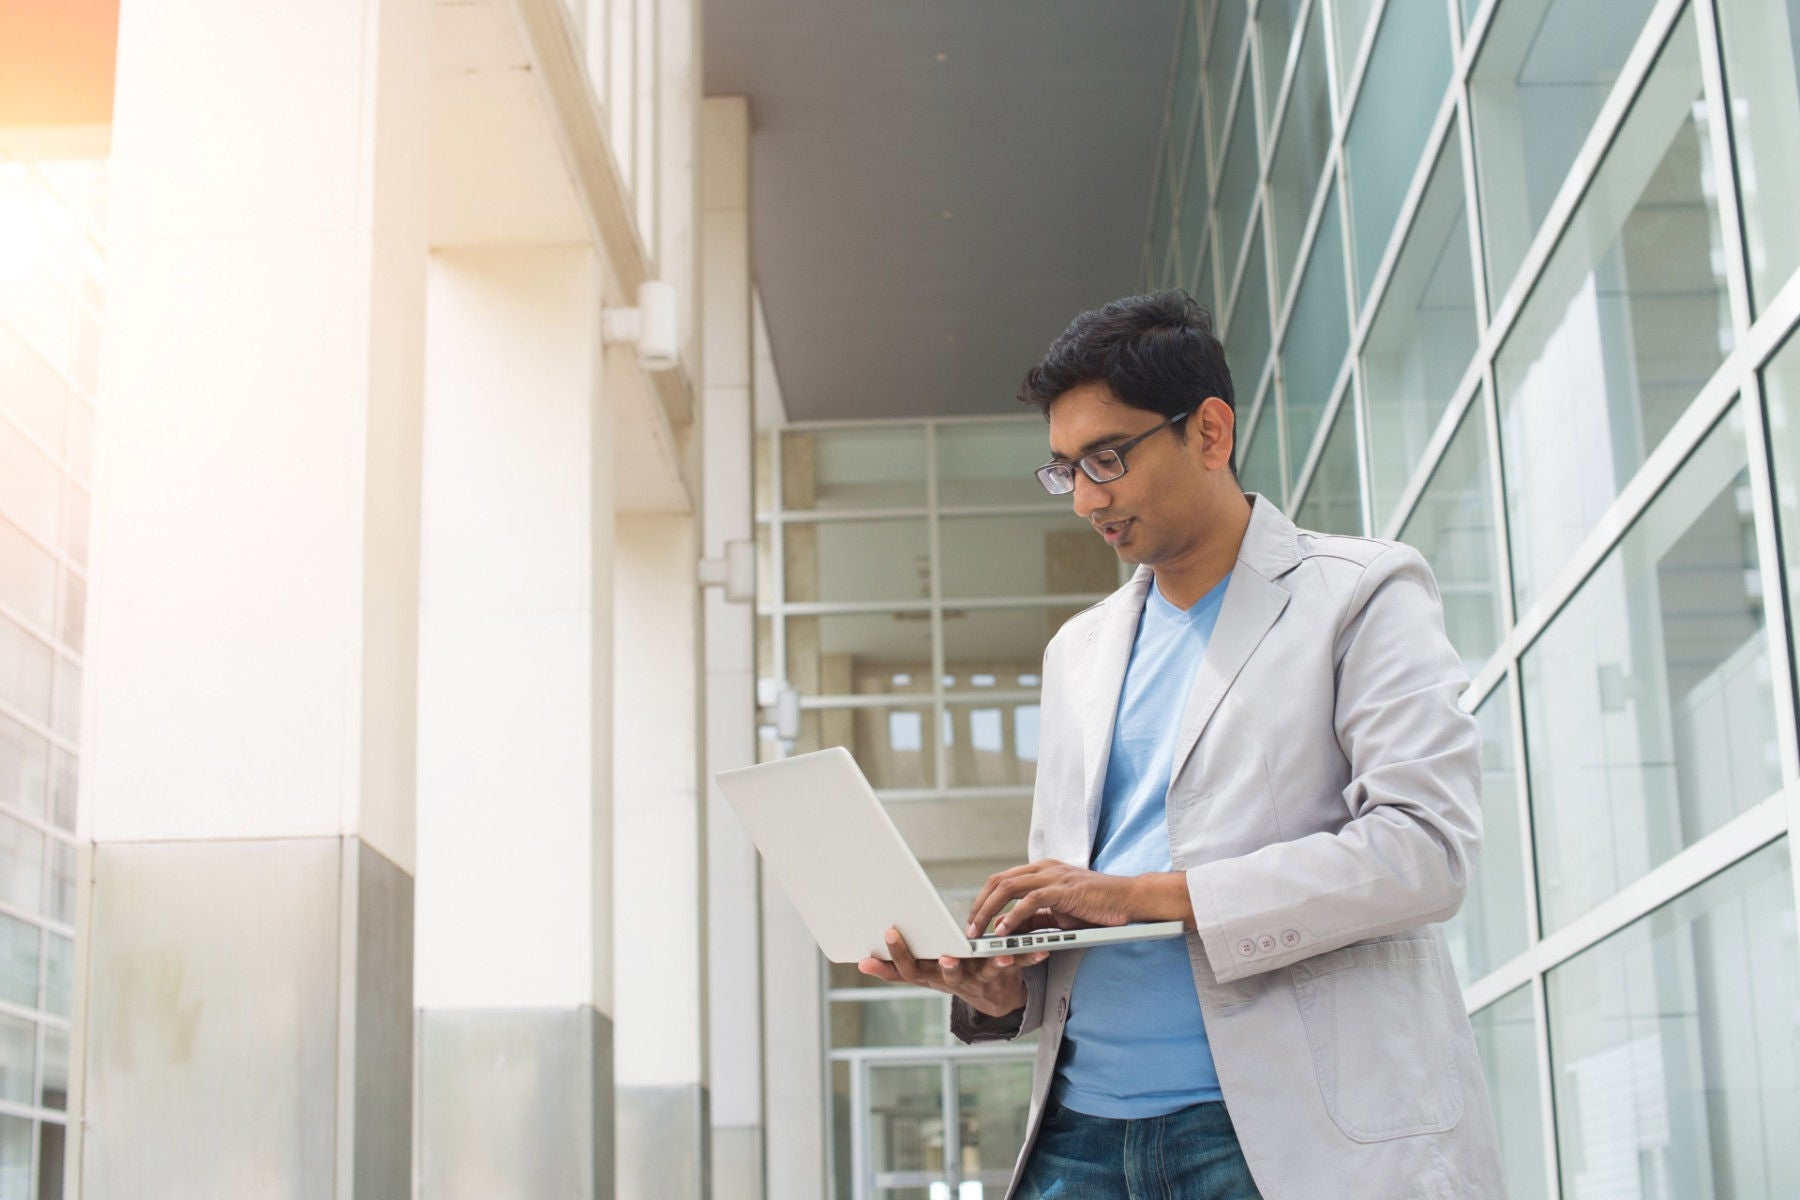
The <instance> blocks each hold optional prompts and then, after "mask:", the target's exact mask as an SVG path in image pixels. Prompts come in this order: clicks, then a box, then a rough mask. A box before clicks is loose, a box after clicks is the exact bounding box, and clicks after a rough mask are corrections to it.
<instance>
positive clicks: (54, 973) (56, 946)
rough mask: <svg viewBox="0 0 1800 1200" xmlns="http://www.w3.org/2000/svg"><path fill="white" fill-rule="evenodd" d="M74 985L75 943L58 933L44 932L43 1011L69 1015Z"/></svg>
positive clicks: (64, 1015)
mask: <svg viewBox="0 0 1800 1200" xmlns="http://www.w3.org/2000/svg"><path fill="white" fill-rule="evenodd" d="M74 986H75V943H74V942H72V941H70V940H69V939H68V938H66V937H64V936H63V935H62V934H60V933H50V932H45V934H44V1011H45V1012H52V1013H55V1014H56V1015H57V1016H59V1017H66V1016H68V1015H69V1007H70V1005H69V1002H70V997H71V993H72V991H73V990H74Z"/></svg>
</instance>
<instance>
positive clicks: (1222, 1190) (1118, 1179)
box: [1018, 1099, 1261, 1200]
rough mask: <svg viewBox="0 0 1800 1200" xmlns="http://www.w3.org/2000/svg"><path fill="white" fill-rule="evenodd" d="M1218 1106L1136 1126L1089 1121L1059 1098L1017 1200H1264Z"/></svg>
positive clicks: (1188, 1110)
mask: <svg viewBox="0 0 1800 1200" xmlns="http://www.w3.org/2000/svg"><path fill="white" fill-rule="evenodd" d="M1260 1196H1261V1194H1260V1193H1259V1192H1258V1191H1257V1190H1256V1184H1255V1183H1253V1182H1252V1181H1251V1179H1250V1165H1249V1164H1248V1163H1246V1162H1245V1161H1244V1153H1243V1151H1242V1150H1240V1149H1239V1148H1238V1140H1237V1131H1236V1130H1235V1129H1233V1128H1232V1127H1231V1117H1230V1116H1229V1115H1228V1114H1227V1113H1226V1112H1225V1106H1224V1105H1223V1104H1219V1103H1212V1104H1196V1105H1193V1106H1192V1107H1191V1108H1183V1109H1180V1110H1178V1111H1176V1112H1172V1113H1169V1114H1168V1115H1167V1116H1162V1117H1146V1118H1143V1119H1141V1120H1135V1121H1120V1120H1114V1119H1113V1118H1111V1117H1090V1116H1089V1115H1088V1114H1086V1113H1080V1112H1076V1111H1075V1110H1074V1109H1072V1108H1064V1107H1063V1106H1062V1105H1060V1104H1058V1103H1057V1102H1056V1101H1055V1100H1054V1099H1052V1100H1050V1101H1049V1107H1048V1108H1047V1109H1046V1110H1045V1111H1044V1119H1043V1122H1042V1123H1041V1124H1040V1125H1039V1126H1038V1135H1037V1143H1036V1145H1034V1146H1033V1147H1032V1150H1031V1161H1030V1162H1028V1163H1027V1164H1026V1165H1025V1179H1024V1182H1023V1183H1022V1184H1021V1185H1020V1187H1019V1193H1018V1200H1260Z"/></svg>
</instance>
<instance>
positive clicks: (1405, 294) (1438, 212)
mask: <svg viewBox="0 0 1800 1200" xmlns="http://www.w3.org/2000/svg"><path fill="white" fill-rule="evenodd" d="M1475 339H1476V325H1475V276H1474V271H1473V268H1472V267H1471V265H1470V258H1469V225H1468V205H1467V204H1466V203H1465V202H1464V200H1463V181H1462V150H1461V148H1460V147H1459V146H1458V145H1457V141H1456V138H1455V137H1454V136H1453V137H1451V138H1450V142H1449V144H1448V145H1447V146H1445V147H1444V152H1443V153H1442V154H1440V155H1439V156H1438V162H1437V166H1436V167H1434V168H1433V169H1432V172H1431V180H1430V182H1429V183H1428V184H1427V185H1426V188H1425V195H1424V198H1423V199H1422V200H1421V201H1420V203H1419V211H1418V215H1417V216H1415V217H1414V218H1413V223H1412V228H1411V229H1409V230H1408V231H1407V234H1406V242H1405V243H1404V244H1403V245H1402V246H1401V247H1400V257H1399V259H1398V261H1396V263H1395V264H1394V272H1393V274H1392V275H1391V276H1390V277H1389V279H1388V285H1387V288H1386V290H1385V291H1384V292H1383V293H1382V297H1381V309H1380V311H1379V312H1377V313H1376V314H1375V322H1374V325H1373V326H1372V327H1371V328H1370V330H1369V338H1368V341H1367V342H1366V343H1365V344H1364V346H1363V377H1364V378H1365V379H1366V380H1367V381H1368V389H1369V391H1368V396H1369V458H1370V460H1371V462H1372V474H1371V478H1370V481H1369V482H1370V488H1371V491H1372V492H1373V493H1374V497H1375V516H1376V522H1375V524H1376V528H1378V529H1379V528H1385V527H1386V525H1387V521H1388V518H1390V517H1391V516H1393V512H1394V505H1395V503H1396V502H1397V501H1398V500H1399V499H1400V494H1401V492H1402V491H1404V490H1405V488H1406V483H1407V480H1409V479H1410V478H1411V477H1412V473H1413V471H1414V470H1416V469H1417V468H1418V465H1419V457H1420V455H1422V454H1423V453H1424V451H1425V444H1426V443H1427V442H1429V441H1430V440H1431V435H1432V433H1433V432H1434V431H1435V430H1436V429H1437V423H1438V420H1439V418H1441V417H1442V416H1443V414H1444V409H1445V407H1446V406H1448V405H1449V403H1450V398H1451V396H1452V395H1454V394H1455V392H1456V385H1457V383H1458V382H1460V381H1461V379H1462V377H1463V372H1464V371H1465V370H1466V369H1467V368H1468V365H1469V359H1470V358H1471V357H1473V355H1474V353H1475Z"/></svg>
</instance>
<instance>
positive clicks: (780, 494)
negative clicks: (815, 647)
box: [757, 427, 792, 744]
mask: <svg viewBox="0 0 1800 1200" xmlns="http://www.w3.org/2000/svg"><path fill="white" fill-rule="evenodd" d="M786 434H787V431H786V430H785V429H784V428H780V427H778V428H776V429H775V430H774V431H773V433H772V435H771V436H770V438H769V498H770V499H771V500H773V501H774V502H775V517H774V520H773V521H772V522H771V523H770V525H769V556H770V558H771V559H772V560H773V561H772V562H771V563H770V564H769V573H770V574H771V575H773V576H774V577H775V595H774V596H772V597H771V600H772V601H773V608H772V610H771V611H770V613H769V655H770V657H771V658H773V659H774V662H772V663H771V664H770V666H771V667H773V669H774V675H775V678H776V679H777V680H779V681H780V685H781V686H782V687H784V688H785V687H791V686H792V682H791V681H790V680H789V679H788V658H787V612H788V609H787V590H788V589H787V525H786V523H785V521H784V520H783V516H782V514H783V513H784V512H785V510H786V508H787V496H786V495H785V494H784V484H783V481H782V456H783V453H784V452H785V448H786V447H785V443H786V442H787V436H786ZM758 615H759V616H760V615H761V614H760V613H758ZM761 700H762V698H761V697H760V696H759V697H757V701H758V703H761ZM775 740H776V742H777V743H778V744H779V743H780V741H781V740H782V739H781V738H780V736H779V735H777V737H776V739H775Z"/></svg>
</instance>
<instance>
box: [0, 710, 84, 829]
mask: <svg viewBox="0 0 1800 1200" xmlns="http://www.w3.org/2000/svg"><path fill="white" fill-rule="evenodd" d="M3 736H4V727H3V726H0V738H3ZM4 747H5V743H4V741H3V740H0V754H4V753H5V748H4ZM3 771H4V767H3V766H0V773H3ZM79 782H80V767H79V764H78V763H77V762H76V761H75V756H74V755H72V754H67V753H65V752H63V751H61V750H58V751H56V774H55V776H54V778H53V780H52V783H51V788H50V800H51V805H50V819H51V820H52V821H54V822H55V823H56V827H57V828H58V829H61V830H63V831H64V832H66V833H74V832H75V796H76V785H77V784H78V783H79Z"/></svg>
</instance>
